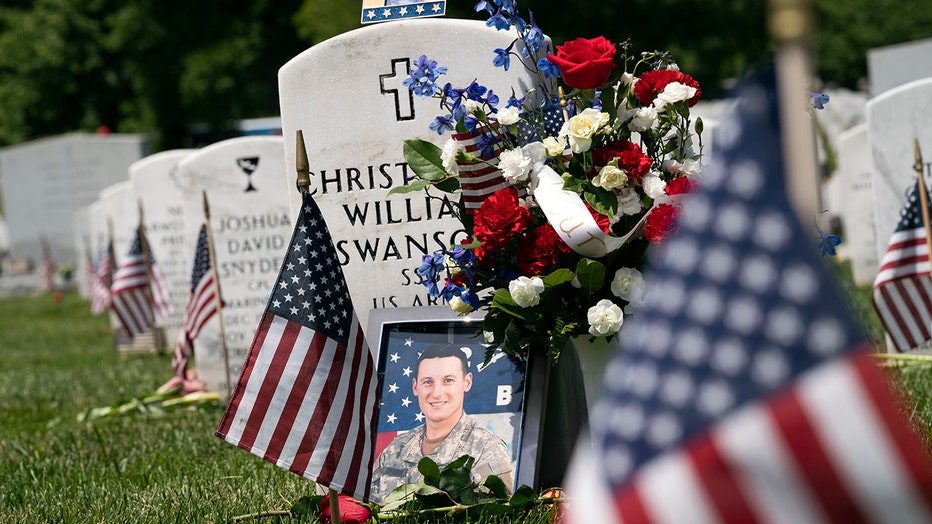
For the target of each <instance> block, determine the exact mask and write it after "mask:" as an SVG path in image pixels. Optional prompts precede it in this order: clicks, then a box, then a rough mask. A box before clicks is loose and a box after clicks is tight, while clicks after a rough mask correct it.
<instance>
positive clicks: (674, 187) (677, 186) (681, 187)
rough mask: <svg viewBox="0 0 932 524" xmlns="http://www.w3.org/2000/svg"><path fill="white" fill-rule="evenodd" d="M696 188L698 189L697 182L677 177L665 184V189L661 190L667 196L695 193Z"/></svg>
mask: <svg viewBox="0 0 932 524" xmlns="http://www.w3.org/2000/svg"><path fill="white" fill-rule="evenodd" d="M697 187H699V181H698V180H693V179H691V178H689V177H685V176H678V177H676V178H674V179H673V180H671V181H669V182H667V187H665V188H664V189H663V190H664V191H665V192H666V193H667V194H668V195H683V194H687V193H692V192H694V191H696V188H697Z"/></svg>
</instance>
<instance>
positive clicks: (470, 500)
mask: <svg viewBox="0 0 932 524" xmlns="http://www.w3.org/2000/svg"><path fill="white" fill-rule="evenodd" d="M475 462H476V459H474V458H472V457H470V456H469V455H463V456H462V457H460V458H458V459H456V460H454V461H453V462H451V463H449V464H447V465H446V466H445V467H444V468H443V469H442V470H441V471H440V484H439V487H440V489H442V490H444V491H446V492H447V493H449V494H450V496H451V497H452V498H453V500H455V501H457V502H459V503H461V504H475V503H476V502H478V500H477V499H476V495H475V493H473V489H472V488H473V485H472V466H473V464H475Z"/></svg>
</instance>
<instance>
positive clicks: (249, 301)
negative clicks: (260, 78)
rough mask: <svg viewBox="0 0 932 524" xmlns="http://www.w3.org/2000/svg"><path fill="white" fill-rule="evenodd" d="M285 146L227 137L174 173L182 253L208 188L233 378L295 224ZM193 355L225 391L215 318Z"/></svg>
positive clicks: (189, 245) (190, 249)
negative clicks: (181, 213) (181, 205)
mask: <svg viewBox="0 0 932 524" xmlns="http://www.w3.org/2000/svg"><path fill="white" fill-rule="evenodd" d="M282 148H283V142H282V137H280V136H276V137H273V136H256V137H242V138H233V139H230V140H224V141H222V142H218V143H216V144H213V145H210V146H208V147H205V148H203V149H201V150H199V151H197V152H195V153H192V154H190V155H188V156H186V157H185V158H184V159H182V160H181V161H180V162H179V163H178V166H177V170H176V173H175V176H176V178H177V180H178V183H179V187H180V189H181V192H182V194H183V195H184V198H183V200H184V222H185V228H186V233H185V252H186V253H191V255H192V256H193V253H194V249H195V246H196V243H197V232H198V230H199V229H200V227H201V224H203V223H204V206H203V199H202V191H205V190H206V192H207V198H208V201H209V207H210V225H211V229H212V231H213V239H214V248H215V254H216V267H217V273H218V277H219V280H220V288H221V294H222V296H223V299H224V301H225V303H226V305H225V307H224V308H223V329H224V333H225V340H226V345H227V351H228V354H229V362H230V370H229V377H230V380H231V381H233V382H235V381H236V379H237V378H238V377H239V372H240V369H241V368H242V365H243V362H244V361H245V360H246V354H247V352H248V351H249V345H250V344H251V343H252V339H253V336H254V335H255V332H256V327H257V326H258V325H259V319H260V317H261V316H262V312H263V311H264V310H265V306H266V304H267V303H268V300H269V294H270V292H271V289H272V286H273V285H274V283H275V277H276V276H277V275H278V270H279V269H281V263H282V259H283V258H284V254H285V249H286V248H287V245H288V241H289V240H290V238H291V233H292V229H293V223H294V221H293V217H292V215H291V210H290V209H289V205H288V198H289V194H290V193H293V192H295V188H294V185H290V186H289V185H287V184H286V182H285V163H284V155H283V153H282ZM189 260H190V258H189ZM189 271H190V269H189ZM194 356H195V365H196V366H197V371H198V375H199V376H200V377H201V378H202V379H204V380H205V381H206V382H207V388H208V389H209V390H211V391H215V392H217V393H221V394H224V395H225V394H227V387H228V382H227V370H226V367H225V364H224V357H223V348H222V345H221V340H220V323H219V322H218V321H217V320H216V319H212V320H211V321H209V322H208V323H207V324H205V325H204V328H203V329H202V330H201V333H200V336H199V337H198V338H197V339H196V340H195V344H194Z"/></svg>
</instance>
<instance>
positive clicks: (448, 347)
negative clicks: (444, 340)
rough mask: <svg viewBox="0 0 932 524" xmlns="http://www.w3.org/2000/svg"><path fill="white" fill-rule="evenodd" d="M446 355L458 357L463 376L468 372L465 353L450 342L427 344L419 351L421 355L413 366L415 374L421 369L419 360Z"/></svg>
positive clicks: (444, 356)
mask: <svg viewBox="0 0 932 524" xmlns="http://www.w3.org/2000/svg"><path fill="white" fill-rule="evenodd" d="M446 357H456V358H458V359H460V362H461V363H462V364H463V376H464V377H465V376H466V375H467V374H468V373H469V361H467V360H466V353H464V352H463V350H462V349H460V348H459V347H458V346H455V345H452V344H433V345H431V346H427V348H425V349H424V351H422V352H421V356H419V357H417V365H415V367H414V369H415V376H416V375H417V373H419V372H420V370H421V362H423V361H425V360H427V359H429V358H446Z"/></svg>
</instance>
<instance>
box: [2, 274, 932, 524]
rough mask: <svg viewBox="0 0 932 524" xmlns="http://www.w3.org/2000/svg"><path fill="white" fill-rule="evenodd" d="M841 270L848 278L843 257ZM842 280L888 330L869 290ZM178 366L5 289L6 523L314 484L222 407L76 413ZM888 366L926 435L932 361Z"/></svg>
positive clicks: (224, 508)
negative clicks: (251, 438) (222, 432)
mask: <svg viewBox="0 0 932 524" xmlns="http://www.w3.org/2000/svg"><path fill="white" fill-rule="evenodd" d="M839 276H840V277H841V281H842V282H845V281H847V279H846V275H845V272H844V268H843V267H842V268H841V269H840V273H839ZM845 289H846V292H847V293H848V295H849V298H850V301H851V303H852V305H853V310H854V311H855V312H856V314H857V316H858V317H859V318H860V319H861V322H862V324H863V325H864V326H865V329H866V330H867V331H868V332H869V333H870V336H871V337H872V338H873V339H875V340H879V338H880V332H879V330H878V329H879V328H878V323H877V321H876V318H875V317H874V318H872V315H873V312H872V310H871V309H870V306H869V298H868V295H867V294H866V291H865V290H864V289H859V288H855V287H853V286H850V285H847V286H845ZM865 301H867V302H865ZM170 369H171V365H170V357H169V356H167V355H163V356H157V357H156V356H141V357H140V356H137V357H119V356H117V355H116V354H115V353H114V350H113V341H112V335H111V331H110V327H109V324H108V320H107V318H106V317H93V316H91V315H90V313H89V305H88V303H87V301H85V300H83V299H81V298H79V297H78V296H77V295H75V294H73V293H71V294H65V295H64V299H63V300H62V301H61V302H60V303H54V302H53V300H52V297H51V296H48V295H42V296H33V297H25V298H10V299H0V522H3V523H36V522H56V523H58V522H63V523H71V522H81V523H83V522H87V523H102V522H106V523H110V522H121V523H122V522H159V523H171V522H178V523H191V522H215V523H220V522H230V521H231V520H232V519H233V518H234V517H236V516H241V515H246V514H251V513H257V512H264V511H269V510H284V509H288V508H290V507H291V505H292V504H293V503H294V502H295V501H297V500H298V499H299V498H300V497H302V496H304V495H312V494H314V491H315V486H314V484H313V483H312V482H310V481H307V480H305V479H302V478H300V477H298V476H296V475H294V474H292V473H289V472H286V471H284V470H282V469H280V468H278V467H276V466H274V465H273V464H270V463H267V462H265V461H263V460H261V459H259V458H257V457H254V456H252V455H250V454H249V453H246V452H244V451H241V450H239V449H237V448H234V447H233V446H231V445H229V444H227V443H225V442H222V441H221V440H220V439H218V438H216V437H214V435H213V433H214V430H215V429H216V426H217V424H218V423H219V420H220V417H221V415H222V408H221V407H216V408H207V409H203V408H202V409H198V410H183V411H176V412H172V413H169V414H165V415H163V416H154V415H151V414H150V415H144V414H138V413H137V414H132V415H126V416H117V417H108V418H102V419H96V420H93V421H90V422H78V421H77V416H78V415H79V414H80V413H82V412H85V411H86V410H88V409H90V408H94V407H99V406H106V405H109V404H113V403H115V402H119V401H125V400H129V399H131V398H135V397H141V396H144V395H146V394H148V393H150V392H152V391H153V390H155V388H157V387H158V386H159V385H160V384H162V383H163V382H164V381H165V380H167V379H168V378H169V377H170V376H171V371H170ZM891 369H892V370H893V371H894V377H895V378H896V381H897V384H898V385H899V386H902V389H903V390H904V392H905V393H906V394H907V399H908V400H907V402H906V403H905V405H904V406H902V408H903V409H904V410H905V411H906V412H907V413H908V415H909V416H910V417H911V418H912V420H913V421H914V423H915V424H916V426H917V428H919V430H920V432H921V433H922V434H924V435H925V436H927V438H928V436H929V435H930V434H932V424H930V421H932V400H930V398H929V392H930V391H932V363H929V361H895V362H892V364H891ZM260 521H261V522H298V521H302V522H313V521H314V520H313V519H311V518H305V519H304V520H300V519H297V518H291V517H288V518H282V519H274V518H263V519H261V520H260ZM529 521H533V522H541V523H543V522H546V521H547V518H546V515H540V516H535V517H534V518H533V519H530V520H529ZM253 522H255V521H253Z"/></svg>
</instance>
